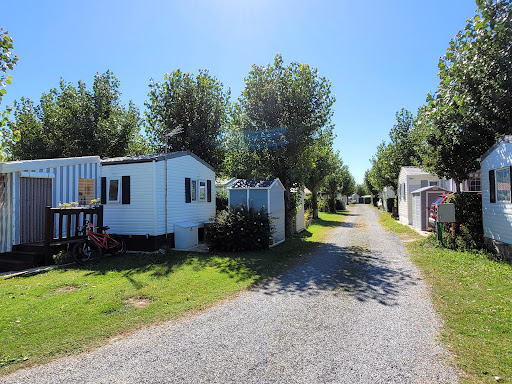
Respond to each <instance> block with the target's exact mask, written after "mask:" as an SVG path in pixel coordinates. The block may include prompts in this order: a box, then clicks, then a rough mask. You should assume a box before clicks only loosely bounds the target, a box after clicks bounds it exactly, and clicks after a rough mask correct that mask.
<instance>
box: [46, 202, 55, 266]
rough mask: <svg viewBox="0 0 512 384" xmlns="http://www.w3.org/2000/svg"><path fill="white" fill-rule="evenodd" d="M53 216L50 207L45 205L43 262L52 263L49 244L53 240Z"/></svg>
mask: <svg viewBox="0 0 512 384" xmlns="http://www.w3.org/2000/svg"><path fill="white" fill-rule="evenodd" d="M53 226H54V217H53V212H52V207H51V206H47V207H46V208H45V213H44V263H45V264H46V265H51V264H53V258H52V257H51V254H50V244H51V243H52V241H53Z"/></svg>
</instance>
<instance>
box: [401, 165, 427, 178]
mask: <svg viewBox="0 0 512 384" xmlns="http://www.w3.org/2000/svg"><path fill="white" fill-rule="evenodd" d="M402 172H403V173H404V174H405V175H407V176H409V175H430V173H428V172H427V171H424V170H423V169H421V168H419V167H415V166H406V167H402V168H401V169H400V173H402Z"/></svg>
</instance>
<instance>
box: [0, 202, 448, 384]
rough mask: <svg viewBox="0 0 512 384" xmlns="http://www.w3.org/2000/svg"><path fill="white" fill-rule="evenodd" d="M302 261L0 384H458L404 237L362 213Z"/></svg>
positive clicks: (358, 208)
mask: <svg viewBox="0 0 512 384" xmlns="http://www.w3.org/2000/svg"><path fill="white" fill-rule="evenodd" d="M350 212H351V214H350V216H348V217H347V220H346V222H345V223H343V225H341V226H338V227H336V228H335V229H334V230H333V231H332V234H331V236H330V237H329V239H328V244H326V245H323V246H320V247H319V248H318V249H317V250H316V251H315V252H314V253H313V254H312V255H310V256H309V257H307V260H305V262H304V263H301V264H300V265H298V266H296V267H294V268H292V269H291V270H289V271H288V272H286V273H285V274H283V275H282V276H280V277H278V278H276V279H273V280H271V281H268V282H267V283H265V284H263V285H262V286H260V287H258V288H256V289H253V290H251V291H249V292H244V293H242V294H241V295H240V296H238V297H237V298H235V299H233V300H230V301H227V302H225V303H223V304H220V305H218V306H216V307H214V308H211V309H209V310H207V311H205V312H202V313H200V314H198V315H193V316H187V317H185V318H183V319H181V320H178V321H173V322H169V323H166V324H164V325H159V326H152V327H149V328H147V329H143V330H141V331H138V332H136V333H134V334H132V335H130V336H127V337H126V338H123V339H121V340H118V341H116V342H113V343H111V344H109V345H107V346H105V347H102V348H99V349H97V350H96V351H94V352H92V353H88V354H83V355H80V356H75V357H68V358H64V359H60V360H57V361H55V362H53V363H50V364H47V365H43V366H39V367H35V368H30V369H24V370H20V371H17V372H15V373H14V374H11V375H10V376H7V377H4V378H2V379H0V382H2V383H38V384H41V383H52V384H54V383H372V384H373V383H429V384H430V383H454V382H457V376H456V374H455V372H454V370H453V369H452V368H450V366H449V365H448V364H447V361H448V359H449V356H448V354H447V352H446V351H445V350H444V349H443V348H442V346H441V345H440V343H439V342H438V340H437V338H438V332H439V320H438V318H437V316H436V314H435V312H434V310H433V308H432V305H431V303H430V300H429V297H428V291H427V288H426V286H425V283H424V281H423V280H422V279H421V277H420V274H419V273H418V271H417V269H416V268H415V267H414V266H413V265H412V263H411V262H410V261H409V258H408V256H407V254H405V252H404V248H403V246H402V244H401V242H400V240H399V239H398V238H397V237H396V236H395V235H393V234H390V233H387V232H386V231H385V230H384V229H383V228H382V227H381V226H380V225H379V224H378V222H377V213H376V212H375V211H374V210H373V209H371V208H370V207H368V206H363V205H356V206H355V207H354V208H352V210H351V211H350Z"/></svg>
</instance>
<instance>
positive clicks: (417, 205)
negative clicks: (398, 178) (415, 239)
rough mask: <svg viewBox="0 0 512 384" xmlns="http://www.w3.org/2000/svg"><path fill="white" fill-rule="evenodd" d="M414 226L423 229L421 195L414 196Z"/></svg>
mask: <svg viewBox="0 0 512 384" xmlns="http://www.w3.org/2000/svg"><path fill="white" fill-rule="evenodd" d="M412 226H413V227H415V228H418V229H421V195H419V194H416V195H413V196H412Z"/></svg>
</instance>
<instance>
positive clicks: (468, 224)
mask: <svg viewBox="0 0 512 384" xmlns="http://www.w3.org/2000/svg"><path fill="white" fill-rule="evenodd" d="M446 202H447V203H453V204H455V219H456V220H457V224H458V225H459V228H458V231H457V234H456V238H455V246H456V247H457V248H459V249H463V250H467V249H476V248H483V245H484V233H483V225H482V195H480V194H476V193H456V194H454V195H452V196H450V197H448V198H447V199H446Z"/></svg>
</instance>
